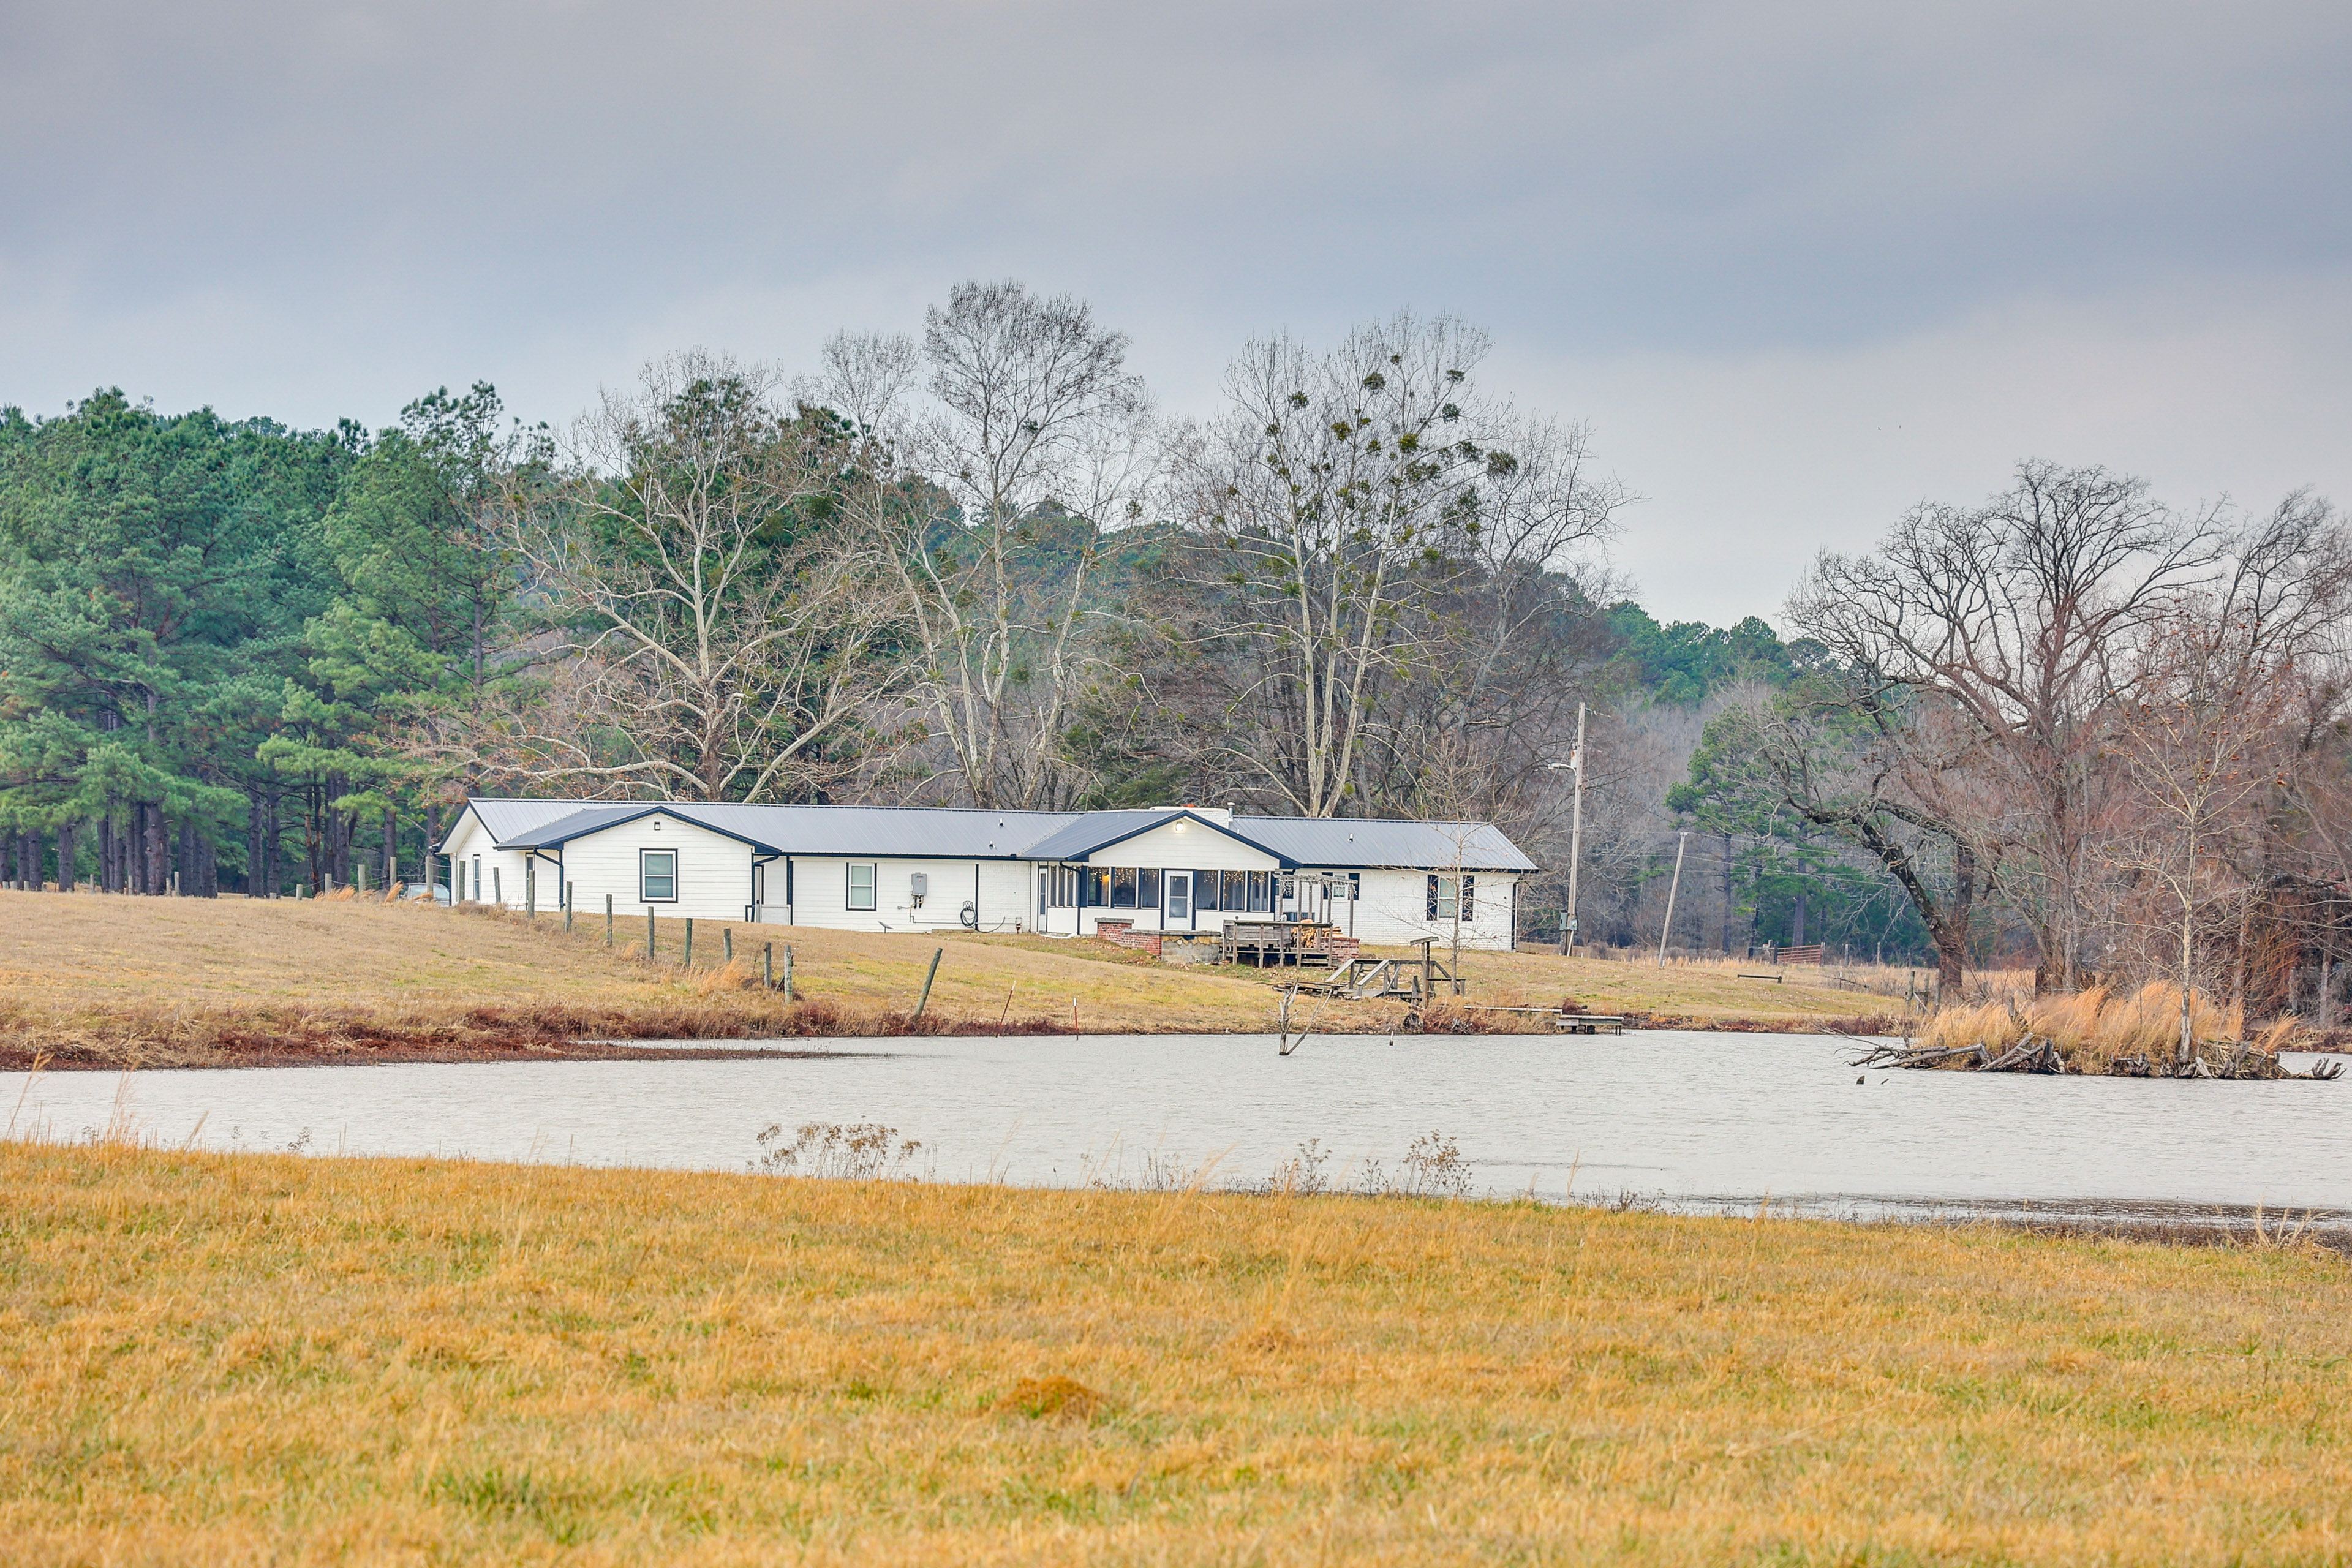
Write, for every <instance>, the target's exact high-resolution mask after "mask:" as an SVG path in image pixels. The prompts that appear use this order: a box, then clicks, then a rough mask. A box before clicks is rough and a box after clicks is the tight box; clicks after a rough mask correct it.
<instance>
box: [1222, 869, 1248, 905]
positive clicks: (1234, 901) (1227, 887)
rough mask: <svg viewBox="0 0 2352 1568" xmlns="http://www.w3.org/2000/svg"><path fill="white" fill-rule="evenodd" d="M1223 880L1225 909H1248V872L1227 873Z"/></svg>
mask: <svg viewBox="0 0 2352 1568" xmlns="http://www.w3.org/2000/svg"><path fill="white" fill-rule="evenodd" d="M1223 880H1224V890H1223V897H1224V903H1225V908H1227V909H1229V910H1246V909H1248V908H1249V873H1248V872H1247V871H1227V872H1226V873H1225V874H1224V878H1223Z"/></svg>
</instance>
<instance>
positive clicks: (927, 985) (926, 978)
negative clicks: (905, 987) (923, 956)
mask: <svg viewBox="0 0 2352 1568" xmlns="http://www.w3.org/2000/svg"><path fill="white" fill-rule="evenodd" d="M947 952H948V950H947V949H946V948H944V947H935V948H933V949H931V967H930V968H929V971H927V972H926V973H924V975H923V994H922V995H921V996H920V997H919V998H918V999H917V1001H916V1003H915V1017H914V1018H910V1019H908V1022H909V1023H912V1022H914V1021H915V1019H919V1018H920V1017H921V1016H923V1009H924V1008H926V1007H928V1006H929V1005H931V982H932V981H934V980H936V979H938V978H939V975H940V959H942V958H945V957H946V956H947Z"/></svg>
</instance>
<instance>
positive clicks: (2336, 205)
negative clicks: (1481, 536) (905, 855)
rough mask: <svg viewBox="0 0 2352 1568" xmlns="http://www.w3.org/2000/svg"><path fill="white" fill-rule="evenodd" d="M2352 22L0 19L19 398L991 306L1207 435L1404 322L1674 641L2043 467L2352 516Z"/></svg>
mask: <svg viewBox="0 0 2352 1568" xmlns="http://www.w3.org/2000/svg"><path fill="white" fill-rule="evenodd" d="M2347 67H2352V6H2347V5H2344V4H2342V0H2336V3H2335V4H2310V5H2294V4H2280V5H2262V4H2239V5H2229V6H2223V5H2210V4H2208V5H2168V4H2164V3H2162V0H2135V3H2132V4H2117V5H2084V4H2066V3H2063V0H2034V3H2032V4H2018V5H2006V4H1998V3H1991V0H1970V3H1969V4H1966V5H1941V6H1933V5H1885V4H1884V3H1883V0H1881V3H1876V4H1868V5H1861V4H1857V5H1829V4H1793V3H1792V4H1780V5H1711V4H1674V3H1672V0H1636V3H1631V4H1622V5H1580V4H1574V3H1563V0H1549V3H1546V4H1540V5H1487V6H1483V7H1470V6H1432V5H1391V4H1385V3H1381V0H1358V3H1355V4H1348V5H1280V4H1273V5H1268V4H1256V5H1221V4H1203V3H1201V0H1193V3H1192V4H1188V5H1158V6H1149V7H1146V6H1138V5H1119V6H1113V5H1095V6H1088V5H1074V4H1029V5H982V4H976V3H969V0H967V3H956V0H904V3H900V4H897V5H843V4H838V3H836V4H833V5H749V4H742V5H720V4H691V3H682V0H671V3H670V4H667V5H644V4H635V5H621V4H611V3H601V0H541V3H538V4H515V3H503V0H466V3H465V4H462V5H456V4H452V5H433V4H407V5H389V4H374V5H369V4H336V3H334V0H299V3H293V0H289V3H287V4H278V5H271V4H237V3H236V0H228V3H225V4H216V5H162V4H146V5H129V4H112V5H110V4H104V3H95V0H79V3H73V4H68V3H64V0H50V3H46V4H23V3H18V0H0V139H5V145H6V146H7V148H8V149H9V156H8V157H7V159H6V160H5V164H0V402H14V403H17V404H20V405H24V406H25V407H26V409H27V410H29V411H34V412H52V413H53V412H57V411H58V410H59V409H61V408H62V406H63V405H64V404H65V402H66V401H67V400H68V399H70V398H75V397H79V396H82V395H86V394H88V393H89V391H90V390H91V389H93V388H94V387H98V386H101V385H119V386H121V387H122V388H123V389H124V390H125V391H126V392H129V393H130V394H131V395H133V396H143V397H152V399H153V400H154V401H155V403H156V404H157V405H159V406H161V407H163V408H166V409H178V408H183V407H188V406H194V405H200V404H210V405H213V406H215V407H216V408H218V409H220V410H221V411H222V412H223V413H225V414H229V415H232V416H244V415H248V414H268V415H270V416H275V417H278V418H281V419H285V420H288V421H289V422H292V423H296V424H300V425H317V424H323V423H328V422H331V421H332V420H333V419H335V418H336V417H338V416H352V417H354V418H357V419H360V420H362V421H363V422H365V423H367V424H369V425H371V426H380V425H383V424H384V423H387V422H388V421H389V420H390V419H391V418H392V417H393V416H394V415H395V414H396V412H397V410H398V408H399V406H400V405H401V404H402V403H404V402H405V401H407V400H408V399H409V398H411V397H413V396H415V395H417V394H418V393H420V392H423V391H425V390H429V389H430V388H432V387H434V386H436V385H439V384H444V383H446V384H453V385H454V384H463V383H466V382H469V381H472V380H476V379H486V380H490V381H493V382H495V383H497V384H498V385H499V389H500V390H501V392H503V393H504V394H505V395H506V396H507V398H508V401H509V405H511V406H512V407H513V408H514V409H515V410H516V411H518V412H520V413H522V414H525V415H527V416H530V417H532V418H534V419H537V418H545V419H549V420H551V421H559V422H560V421H562V420H565V419H568V417H569V416H571V415H572V413H573V412H575V411H576V410H577V409H578V408H579V407H581V406H582V405H583V404H584V403H585V402H586V401H587V399H588V398H589V397H590V396H591V395H593V392H594V391H595V389H596V387H597V386H598V385H599V384H614V383H617V382H620V381H622V380H624V379H625V378H626V377H627V376H628V375H629V374H630V373H631V371H632V368H633V367H634V366H635V363H638V362H639V361H640V360H642V359H643V358H644V357H646V355H648V354H651V353H658V352H661V351H663V350H666V349H670V348H677V347H684V346H689V345H701V346H706V347H709V348H713V349H721V350H726V351H729V352H731V353H737V354H740V355H742V356H745V357H749V358H759V359H771V360H774V361H777V362H779V363H782V364H783V365H785V366H786V367H787V368H788V369H789V368H793V367H795V366H798V365H802V364H804V363H806V362H807V360H808V358H809V356H810V355H811V353H813V351H814V348H815V346H816V345H817V344H818V343H819V342H822V341H823V340H824V338H825V337H826V336H828V335H829V334H830V333H831V332H832V331H835V329H837V328H839V327H844V326H856V327H892V328H913V327H916V326H918V325H919V321H920V317H921V312H922V308H923V306H924V305H925V304H926V303H927V302H929V301H930V300H935V299H937V298H938V297H939V296H940V294H941V293H942V292H943V291H944V290H945V289H946V288H947V286H948V285H949V284H950V283H952V282H955V281H957V280H959V279H967V278H989V279H992V278H1000V277H1012V278H1019V279H1025V280H1027V281H1028V282H1030V283H1031V284H1032V285H1034V286H1036V287H1038V288H1041V289H1049V290H1051V289H1070V290H1074V291H1076V292H1077V293H1079V294H1082V295H1083V296H1085V297H1086V298H1087V299H1089V300H1093V301H1094V302H1095V305H1096V307H1097V310H1098V312H1099V314H1100V315H1101V316H1102V318H1103V319H1104V320H1106V321H1108V322H1110V323H1111V324H1113V325H1115V326H1118V327H1120V328H1122V329H1124V330H1125V331H1129V333H1131V334H1132V335H1133V337H1134V340H1135V351H1134V353H1135V362H1136V363H1137V364H1138V365H1139V368H1140V369H1141V370H1143V371H1144V372H1145V374H1147V375H1149V376H1150V379H1151V381H1152V384H1153V385H1154V386H1155V388H1156V389H1157V390H1158V392H1159V393H1160V396H1161V397H1162V398H1163V400H1165V401H1166V402H1167V403H1169V404H1170V405H1172V406H1174V407H1176V408H1178V409H1180V410H1197V411H1203V412H1205V411H1206V410H1207V409H1208V408H1209V407H1211V406H1212V405H1213V402H1214V399H1215V396H1216V387H1217V381H1218V376H1219V373H1220V371H1221V370H1222V368H1223V363H1224V362H1225V360H1226V359H1227V358H1228V357H1229V356H1230V354H1231V353H1232V352H1233V350H1234V347H1235V346H1236V345H1237V344H1238V343H1239V342H1241V341H1242V340H1244V338H1246V337H1248V336H1250V335H1251V334H1254V333H1262V332H1265V331H1273V330H1276V329H1288V330H1291V331H1297V332H1301V333H1304V334H1307V335H1309V336H1318V337H1319V336H1324V335H1328V334H1334V333H1336V332H1338V331H1340V330H1341V329H1342V328H1344V327H1345V326H1346V325H1347V324H1348V323H1349V322H1350V321H1357V320H1360V319H1363V318H1366V317H1371V316H1381V315H1386V314H1389V313H1391V312H1393V311H1395V310H1399V309H1401V308H1411V309H1413V310H1421V311H1434V310H1451V311H1454V312H1456V313H1458V314H1460V315H1463V316H1465V317H1466V318H1468V319H1470V320H1472V321H1475V322H1477V323H1478V324H1480V325H1482V326H1483V327H1485V328H1486V330H1487V331H1489V332H1491V333H1492V334H1493V336H1494V337H1495V339H1496V344H1497V349H1496V359H1495V361H1494V379H1495V381H1496V384H1499V385H1501V386H1502V387H1504V388H1507V390H1510V391H1511V392H1513V393H1514V394H1515V395H1517V397H1518V398H1519V399H1520V400H1521V401H1522V402H1524V403H1526V404H1528V405H1531V406H1537V407H1542V408H1548V409H1550V410H1554V411H1557V412H1559V413H1561V414H1564V415H1568V416H1574V417H1577V418H1581V419H1586V420H1589V421H1591V424H1592V426H1593V427H1594V440H1595V446H1596V449H1597V450H1598V452H1599V454H1600V455H1601V458H1602V460H1603V462H1604V463H1605V465H1606V466H1607V467H1608V468H1612V470H1613V471H1614V472H1615V473H1616V474H1617V475H1618V476H1619V477H1620V478H1621V479H1622V480H1623V481H1624V482H1625V483H1626V484H1627V485H1628V486H1630V487H1631V488H1632V489H1634V490H1635V491H1637V492H1639V493H1640V494H1641V495H1643V496H1644V497H1646V498H1647V500H1645V501H1644V502H1643V504H1642V505H1641V506H1640V507H1638V508H1636V509H1634V510H1632V511H1631V512H1629V513H1628V514H1627V522H1628V527H1627V531H1626V533H1625V536H1624V538H1623V540H1622V542H1621V545H1620V547H1619V551H1618V559H1619V562H1620V563H1621V565H1622V567H1623V568H1624V569H1625V570H1626V571H1627V572H1628V573H1630V574H1631V575H1632V576H1633V578H1634V579H1635V580H1636V582H1637V583H1638V584H1639V587H1640V590H1641V594H1642V596H1643V600H1644V602H1645V603H1648V604H1649V605H1652V606H1653V608H1654V610H1655V611H1656V612H1657V613H1659V614H1660V615H1662V616H1670V617H1699V618H1705V619H1707V620H1712V621H1717V622H1725V621H1729V620H1735V619H1737V618H1738V617H1739V616H1743V615H1748V614H1762V615H1765V616H1768V617H1773V616H1777V614H1778V611H1779V608H1780V601H1781V598H1782V596H1783V595H1784V594H1785V593H1786V591H1787V589H1788V586H1789V584H1790V580H1791V579H1792V577H1793V576H1794V574H1795V573H1796V572H1797V571H1798V570H1799V569H1800V567H1801V565H1802V563H1803V562H1804V561H1805V560H1806V559H1807V558H1809V557H1810V556H1811V553H1812V552H1814V551H1815V550H1817V549H1819V548H1821V547H1822V546H1823V545H1829V546H1833V547H1839V548H1853V547H1858V546H1861V545H1864V544H1866V543H1867V542H1869V541H1870V540H1872V539H1873V538H1874V537H1875V536H1876V535H1877V534H1878V533H1879V532H1880V531H1882V530H1883V529H1884V528H1885V526H1886V525H1887V524H1888V523H1889V522H1890V521H1892V520H1893V519H1894V518H1895V516H1896V515H1897V514H1899V513H1900V512H1901V511H1902V510H1903V509H1904V508H1905V507H1906V506H1908V505H1909V504H1911V503H1912V502H1914V501H1916V500H1921V499H1923V498H1927V497H1935V498H1938V499H1948V500H1971V499H1974V498H1976V497H1979V496H1980V495H1982V494H1984V493H1985V492H1987V491H1989V490H1991V489H1995V488H1997V487H1998V486H1999V485H2000V483H2001V482H2002V480H2003V479H2004V476H2005V474H2006V472H2007V470H2008V468H2010V466H2011V465H2012V464H2013V463H2014V462H2015V461H2016V460H2018V459H2019V458H2026V457H2047V458H2053V459H2056V460H2058V461H2061V462H2068V463H2093V462H2097V463H2105V464H2107V465H2109V466H2110V467H2114V468H2125V469H2128V470H2131V471H2134V472H2137V473H2140V474H2143V475H2145V476H2146V477H2147V478H2148V479H2150V480H2152V481H2153V482H2154V483H2155V484H2156V486H2157V488H2158V491H2159V493H2161V494H2163V495H2166V496H2168V497H2169V498H2171V499H2174V500H2178V501H2180V502H2183V503H2189V502H2193V501H2196V500H2202V499H2212V498H2216V497H2219V496H2221V495H2222V494H2224V493H2227V494H2229V495H2231V496H2232V497H2234V498H2235V499H2236V500H2239V501H2241V502H2242V503H2244V504H2246V505H2249V506H2267V505H2269V504H2271V503H2272V502H2274V501H2275V500H2277V498H2278V497H2279V496H2280V495H2281V494H2282V493H2284V491H2286V490H2288V489H2293V488H2294V487H2297V486H2303V485H2312V486H2316V487H2317V488H2319V489H2322V490H2323V491H2326V492H2327V493H2329V494H2331V495H2334V496H2336V497H2337V498H2338V499H2339V500H2346V501H2352V447H2347V431H2352V352H2347V351H2352V291H2347V283H2352V178H2347V176H2352V90H2347V86H2346V83H2347Z"/></svg>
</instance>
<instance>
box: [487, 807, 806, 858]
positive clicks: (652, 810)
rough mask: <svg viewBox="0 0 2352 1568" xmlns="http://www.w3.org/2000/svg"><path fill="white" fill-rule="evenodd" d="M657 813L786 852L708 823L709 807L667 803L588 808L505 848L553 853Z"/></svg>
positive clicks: (768, 850)
mask: <svg viewBox="0 0 2352 1568" xmlns="http://www.w3.org/2000/svg"><path fill="white" fill-rule="evenodd" d="M656 812H658V813H659V814H661V815H662V816H674V817H676V818H677V819H678V820H679V821H680V822H688V823H692V824H693V825H694V826H697V827H701V828H705V829H708V830H709V831H710V832H713V833H719V834H724V835H725V836H726V837H730V838H737V839H740V840H742V841H743V842H744V843H746V844H749V845H750V846H751V847H752V848H754V849H759V850H763V851H765V852H766V853H768V854H771V855H782V853H783V852H784V851H783V850H782V849H780V848H778V847H776V846H775V845H773V844H771V843H769V842H768V841H767V840H765V839H763V838H761V837H756V836H754V835H752V834H750V833H742V832H738V831H736V829H735V828H734V827H732V826H728V825H727V824H725V823H720V822H714V821H711V820H709V817H710V812H711V808H710V807H709V806H703V805H669V804H667V803H646V804H644V805H592V806H588V807H586V808H584V809H583V810H580V811H575V812H573V813H572V815H571V816H560V817H558V818H556V819H555V820H554V821H553V822H551V823H548V824H547V825H545V826H541V827H534V828H531V829H530V830H529V831H528V832H524V833H520V834H518V835H516V836H515V837H512V838H509V839H506V840H504V841H503V847H506V848H509V849H551V848H553V847H556V846H557V845H559V844H565V843H569V842H570V841H571V840H572V839H574V838H582V837H586V836H587V835H589V834H591V833H602V832H604V829H606V828H608V827H618V826H620V825H621V824H622V823H624V822H635V821H636V820H637V819H638V818H639V817H641V816H653V815H655V814H656Z"/></svg>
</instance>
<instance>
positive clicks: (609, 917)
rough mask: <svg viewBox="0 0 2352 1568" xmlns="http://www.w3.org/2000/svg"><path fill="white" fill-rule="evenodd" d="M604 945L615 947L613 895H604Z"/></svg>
mask: <svg viewBox="0 0 2352 1568" xmlns="http://www.w3.org/2000/svg"><path fill="white" fill-rule="evenodd" d="M604 945H605V946H606V947H610V946H612V945H613V895H612V894H610V893H607V894H605V895H604Z"/></svg>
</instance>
